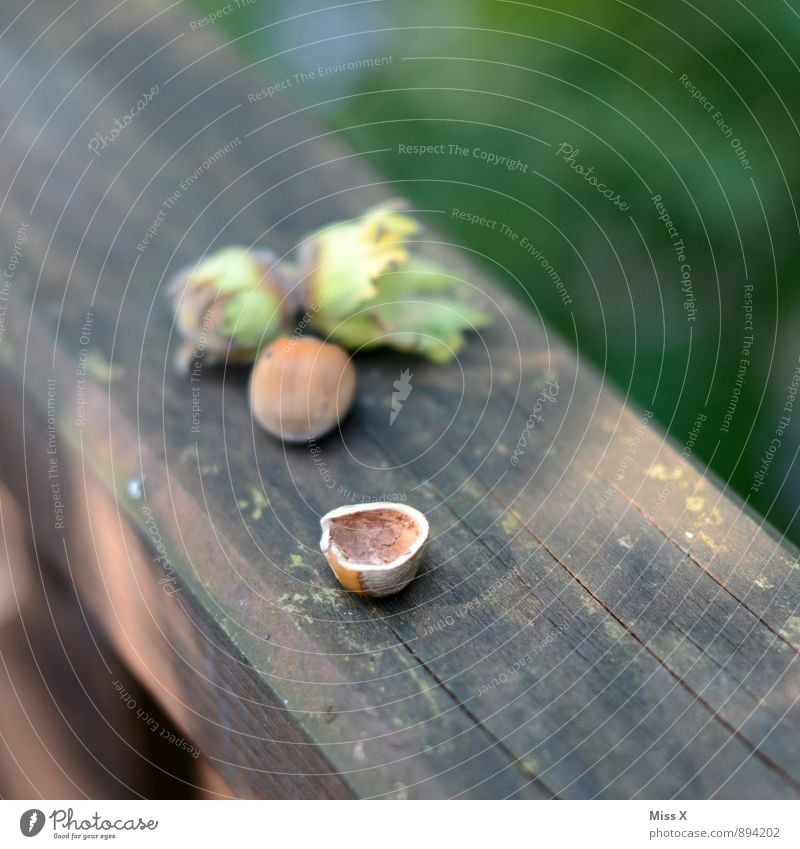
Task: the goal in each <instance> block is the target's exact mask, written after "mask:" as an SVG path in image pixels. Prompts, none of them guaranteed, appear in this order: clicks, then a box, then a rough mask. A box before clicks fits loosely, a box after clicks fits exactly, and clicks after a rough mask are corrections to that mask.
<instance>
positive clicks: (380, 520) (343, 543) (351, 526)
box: [330, 508, 420, 566]
mask: <svg viewBox="0 0 800 849" xmlns="http://www.w3.org/2000/svg"><path fill="white" fill-rule="evenodd" d="M419 535H420V528H419V527H418V526H417V523H416V522H415V521H414V520H413V519H412V518H411V516H409V515H408V514H407V513H404V512H402V511H400V510H391V509H388V508H387V509H380V510H364V511H362V512H359V513H348V514H347V515H345V516H337V517H336V518H334V519H331V520H330V539H331V542H332V543H333V544H334V545H335V546H336V547H337V548H338V549H339V551H341V552H342V554H343V555H344V556H345V558H347V560H348V561H349V562H350V563H363V564H364V565H367V566H385V565H386V564H387V563H391V562H392V561H393V560H396V559H397V558H398V557H401V556H402V555H404V554H407V553H408V552H409V551H410V550H411V548H412V546H413V545H414V543H415V542H416V541H417V540H418V539H419Z"/></svg>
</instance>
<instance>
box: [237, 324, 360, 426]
mask: <svg viewBox="0 0 800 849" xmlns="http://www.w3.org/2000/svg"><path fill="white" fill-rule="evenodd" d="M355 391H356V370H355V367H354V366H353V363H352V362H351V360H350V357H349V355H348V354H347V353H346V352H345V351H343V350H342V349H341V348H340V347H339V346H338V345H332V344H330V343H326V342H322V341H320V340H319V339H314V338H313V337H308V336H304V337H300V338H293V337H282V338H280V339H277V340H276V341H275V342H273V343H272V344H271V345H269V346H268V347H266V348H265V349H264V350H263V351H262V352H261V354H260V355H259V357H258V359H257V360H256V364H255V366H254V368H253V373H252V375H251V377H250V409H251V411H252V413H253V417H254V418H255V420H256V421H257V422H258V423H259V424H260V425H261V427H263V428H264V430H266V431H267V432H269V433H271V434H272V435H273V436H277V437H278V438H279V439H282V440H284V441H285V442H309V441H310V440H313V439H318V438H319V437H321V436H324V435H325V434H326V433H328V432H329V431H331V430H333V428H335V427H337V426H338V425H339V422H341V421H342V420H343V419H344V417H345V416H346V415H347V412H348V410H349V409H350V405H351V404H352V403H353V396H354V395H355Z"/></svg>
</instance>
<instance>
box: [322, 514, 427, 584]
mask: <svg viewBox="0 0 800 849" xmlns="http://www.w3.org/2000/svg"><path fill="white" fill-rule="evenodd" d="M320 525H321V526H322V539H321V540H320V548H321V549H322V552H323V554H324V555H325V556H326V557H327V559H328V563H329V564H330V567H331V569H333V572H334V574H335V575H336V577H337V578H338V580H339V583H341V585H342V586H343V587H344V588H345V589H348V590H350V591H352V592H354V593H358V594H359V595H367V596H387V595H393V594H394V593H398V592H400V590H402V589H404V588H405V587H406V586H408V584H410V583H411V581H412V580H413V579H414V576H415V575H416V574H417V570H418V569H419V565H420V563H421V561H422V557H423V554H424V551H425V546H426V544H427V542H428V535H429V533H430V528H429V526H428V520H427V519H426V518H425V516H424V514H423V513H421V512H420V511H419V510H416V509H414V508H413V507H409V506H408V505H406V504H396V503H393V502H384V501H375V502H370V503H368V504H355V505H348V506H346V507H339V508H337V509H336V510H331V511H330V513H326V514H325V515H324V516H323V517H322V519H320Z"/></svg>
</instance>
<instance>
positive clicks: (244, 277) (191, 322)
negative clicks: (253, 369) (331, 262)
mask: <svg viewBox="0 0 800 849" xmlns="http://www.w3.org/2000/svg"><path fill="white" fill-rule="evenodd" d="M291 280H292V271H291V267H290V266H289V265H288V264H287V263H285V262H280V261H279V260H278V258H277V256H276V255H275V254H274V253H273V252H272V251H269V250H263V249H251V248H244V247H236V246H234V247H228V248H222V249H221V250H219V251H216V252H215V253H212V254H210V255H208V256H206V257H204V258H203V259H201V260H200V261H199V262H197V263H195V264H194V265H193V266H191V267H190V268H185V269H183V270H181V271H179V272H178V273H177V274H175V275H174V277H173V278H172V280H171V281H170V283H169V284H168V286H167V293H168V294H169V295H170V296H171V298H172V304H173V308H174V310H175V326H176V329H177V331H178V333H179V334H180V336H181V337H182V339H183V342H182V344H181V345H180V347H179V348H178V350H177V352H176V355H175V368H176V369H177V370H178V371H188V370H189V368H190V365H191V363H192V362H193V361H195V362H200V361H204V362H206V363H207V364H209V365H213V364H219V363H223V362H234V363H236V362H239V363H247V362H253V360H254V359H255V358H256V355H257V354H258V351H259V350H260V348H261V347H262V346H263V345H265V344H267V343H268V342H271V341H272V340H273V339H274V338H275V337H276V336H278V335H279V334H280V333H284V332H286V328H287V327H288V326H289V321H290V319H291V317H292V315H293V314H294V312H295V311H296V309H297V303H296V297H295V296H294V294H293V292H292V290H291Z"/></svg>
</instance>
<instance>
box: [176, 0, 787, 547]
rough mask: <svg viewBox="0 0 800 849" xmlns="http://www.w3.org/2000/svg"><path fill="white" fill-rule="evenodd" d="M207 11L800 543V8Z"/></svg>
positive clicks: (273, 77)
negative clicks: (799, 398)
mask: <svg viewBox="0 0 800 849" xmlns="http://www.w3.org/2000/svg"><path fill="white" fill-rule="evenodd" d="M192 5H193V6H194V7H195V9H194V11H195V12H196V14H197V15H198V16H200V15H205V14H208V13H217V12H221V14H219V16H218V17H217V18H216V19H215V20H214V21H213V22H212V23H210V24H208V26H210V27H212V28H214V29H215V30H216V33H217V34H218V35H220V36H221V37H223V38H226V39H236V41H235V46H236V48H237V49H238V50H239V51H240V52H241V53H242V54H243V55H244V56H245V58H246V59H248V60H249V61H250V62H254V63H256V65H255V67H256V68H257V70H258V71H259V72H260V73H261V75H262V76H263V78H264V85H265V86H269V85H275V84H276V83H279V82H281V81H284V80H287V79H288V80H290V84H289V85H288V86H287V87H286V88H284V89H282V90H280V91H278V92H276V93H274V94H272V95H268V97H270V98H271V99H279V100H280V104H279V108H280V110H281V111H290V110H291V109H293V108H297V107H307V108H308V112H309V113H310V115H311V116H312V117H313V118H314V119H315V120H316V121H318V122H321V123H323V124H325V125H327V126H328V127H330V128H332V129H336V130H338V131H339V133H340V135H341V136H342V138H343V140H344V141H346V142H347V143H349V144H350V145H351V146H352V147H353V148H354V149H356V150H361V151H376V150H382V151H383V152H381V153H373V154H370V155H369V158H370V160H371V161H372V162H374V164H375V165H376V166H377V168H378V169H379V170H380V171H381V172H382V173H383V174H384V175H385V176H386V178H387V179H388V180H391V181H394V182H395V191H396V193H397V194H400V195H402V196H404V197H406V198H408V199H409V200H410V201H411V202H412V204H413V205H414V206H415V207H416V208H419V209H426V210H434V211H432V212H429V213H426V215H427V217H428V219H429V221H430V222H431V223H432V224H433V225H434V226H435V227H437V228H438V229H439V230H440V231H442V232H444V233H446V234H448V235H449V236H450V237H451V238H452V240H453V241H454V242H457V243H460V244H463V245H465V246H467V247H468V248H470V249H472V250H474V251H477V252H479V253H480V254H482V255H483V258H482V259H481V261H482V262H485V263H486V264H488V265H490V266H491V267H492V268H494V270H495V273H496V274H497V275H498V276H499V277H500V278H501V279H504V280H506V281H507V282H508V285H509V286H512V287H516V288H517V289H518V291H519V294H520V296H521V298H522V299H523V300H524V301H525V303H526V304H527V305H528V306H529V307H530V308H531V309H537V310H539V311H540V313H541V315H542V316H543V318H544V319H545V321H546V322H547V324H548V325H549V326H550V327H553V328H557V329H558V331H560V333H561V334H562V335H563V336H564V337H565V338H566V339H567V340H568V341H569V342H570V344H572V345H573V346H574V347H575V348H576V349H577V350H578V351H579V354H580V356H582V357H587V358H590V359H591V360H592V361H593V362H594V363H595V364H596V365H597V366H598V368H600V369H601V370H602V371H604V372H605V374H606V375H607V376H608V378H609V379H610V380H611V381H612V382H613V383H615V384H616V386H617V387H618V388H619V389H620V390H621V391H622V392H623V393H624V394H628V395H629V397H630V398H631V399H632V400H633V401H634V402H635V403H636V404H638V405H639V406H640V407H642V408H646V409H649V410H652V411H653V412H654V414H655V417H656V419H657V420H658V421H659V422H661V424H662V425H663V426H664V427H666V428H668V429H669V431H670V433H671V434H672V436H673V438H674V439H675V440H676V442H677V443H678V444H679V446H681V445H684V444H685V443H686V441H687V439H688V438H689V431H690V429H691V427H692V424H693V423H694V422H695V420H696V418H697V417H698V415H699V414H700V413H705V414H706V415H707V416H708V419H707V421H706V423H705V425H704V426H703V429H702V431H701V434H700V438H699V439H698V441H697V443H696V445H695V448H694V456H695V459H697V460H699V461H701V462H703V463H708V464H709V465H710V467H711V469H712V470H713V471H714V472H715V473H716V474H717V475H719V476H720V477H722V478H723V479H725V480H727V481H730V485H731V486H732V487H733V488H734V489H736V490H737V491H738V492H739V493H740V494H741V495H742V496H743V497H745V498H747V499H748V500H749V502H750V503H751V504H752V505H753V506H754V507H755V508H756V509H758V510H759V511H760V512H761V513H763V514H765V515H768V516H769V518H770V520H771V521H772V522H773V523H774V524H775V525H776V526H778V527H779V528H780V529H781V530H785V531H788V533H789V535H790V536H791V537H792V538H793V539H794V541H795V542H800V523H798V521H797V518H796V512H797V500H798V499H797V494H798V490H799V489H800V474H798V471H797V469H796V467H795V459H796V454H797V450H798V445H799V444H800V442H799V441H798V427H797V425H798V422H800V403H798V405H797V410H796V411H795V410H794V409H790V410H789V411H788V417H789V419H790V421H789V423H788V425H786V426H785V427H783V428H779V426H780V425H781V421H780V420H781V417H782V416H784V415H787V412H784V408H785V406H786V399H787V396H789V395H790V387H791V386H792V381H793V377H794V375H795V371H796V369H797V368H798V354H800V342H798V339H797V332H796V329H795V328H796V326H797V323H798V322H797V318H798V310H800V292H798V286H797V284H796V282H795V269H796V267H797V263H798V253H799V252H800V240H799V239H798V233H799V232H800V227H799V225H798V211H797V209H796V202H795V198H794V188H795V186H796V185H797V184H798V176H800V175H799V174H798V172H799V171H800V157H798V155H797V152H798V123H797V122H798V120H800V109H799V108H798V107H799V106H800V85H798V83H800V3H798V2H796V0H793V2H778V0H775V2H770V3H764V2H763V0H762V2H755V0H749V2H735V1H734V0H731V2H728V3H719V2H701V3H694V4H691V5H690V4H689V3H684V2H674V3H663V4H662V3H659V4H655V3H647V2H644V0H638V2H633V3H630V4H628V3H625V2H613V1H612V0H591V1H590V0H580V2H578V0H561V2H558V3H557V4H556V3H555V2H553V0H551V2H550V5H549V6H548V5H533V4H528V3H520V2H502V0H500V1H499V2H498V1H497V0H482V2H479V0H438V2H431V0H407V2H399V0H368V2H357V3H349V4H344V5H341V6H339V7H331V8H328V9H325V8H320V7H323V6H324V4H323V3H321V2H320V0H316V2H303V1H302V0H300V2H298V0H291V2H290V0H274V2H264V0H250V2H248V0H238V2H236V0H234V2H233V3H230V4H228V6H227V7H226V5H225V3H223V2H221V0H192ZM226 9H227V11H226ZM374 60H377V61H374ZM349 63H353V64H349ZM339 65H343V67H338V68H337V67H335V66H339ZM326 66H334V68H333V70H332V71H329V72H327V73H324V74H321V73H320V72H319V70H318V69H319V68H320V67H326ZM310 72H314V74H313V77H312V76H311V75H310ZM300 74H303V75H306V76H305V77H302V78H301V77H295V76H294V75H300ZM271 105H272V106H274V105H275V104H271ZM400 145H409V146H411V145H441V146H443V147H440V148H437V151H436V152H432V153H429V154H425V155H422V156H417V155H412V154H409V153H404V152H402V150H403V149H402V148H400ZM450 145H458V146H460V147H463V148H466V150H467V154H466V155H455V154H453V153H452V150H453V149H452V148H451V147H450ZM564 145H569V147H564ZM476 149H479V150H480V151H486V152H489V153H492V154H495V155H496V156H497V157H503V156H506V157H509V159H510V160H511V161H512V162H513V161H515V160H516V161H518V163H519V164H517V165H515V166H514V167H513V168H509V167H505V166H504V165H503V164H492V163H490V162H488V161H486V160H485V159H481V158H480V156H476V155H473V152H474V151H475V150H476ZM559 151H561V152H560V153H559ZM570 151H572V152H573V153H574V151H578V152H577V153H574V155H573V156H572V159H571V160H569V159H568V157H569V153H570ZM576 166H580V167H581V168H584V169H590V168H591V169H593V170H592V171H591V172H590V173H589V174H588V175H587V174H586V173H584V174H581V172H580V171H579V170H577V169H576ZM587 176H588V177H590V178H591V177H594V176H596V177H597V180H598V181H599V182H600V183H602V184H603V185H604V186H606V187H608V189H609V192H608V194H610V195H612V196H613V197H616V196H619V199H618V200H617V203H616V204H615V203H613V201H612V200H610V199H608V198H607V197H605V196H603V195H602V194H601V193H600V191H599V189H598V187H597V186H596V185H594V184H593V183H592V182H591V181H590V180H589V179H587ZM654 195H660V196H661V204H663V206H661V207H657V205H656V203H655V201H654V200H653V196H654ZM454 208H458V209H460V210H467V211H469V212H472V213H475V214H477V215H479V216H484V217H485V218H487V219H490V220H493V221H498V222H502V223H504V224H506V225H507V226H508V227H509V228H510V229H511V230H513V231H514V232H516V233H517V234H518V239H517V240H514V239H512V238H511V237H510V236H509V235H508V233H507V232H503V231H502V230H501V228H500V226H499V224H498V225H497V226H496V227H495V228H494V229H491V228H489V227H485V226H481V225H480V224H474V223H469V222H468V221H465V220H459V219H457V218H454V217H453V215H452V210H453V209H454ZM435 210H440V211H439V212H436V211H435ZM661 214H668V216H669V218H670V219H671V221H672V223H673V225H674V229H673V230H672V232H670V231H669V230H668V227H667V226H666V225H665V222H664V221H662V220H660V219H659V215H661ZM523 238H524V239H526V240H527V242H528V243H530V244H531V245H533V246H535V248H536V249H537V250H538V254H531V253H530V252H529V251H527V250H526V249H525V248H524V247H523V246H522V242H523ZM680 243H682V244H683V253H684V254H685V259H681V258H679V254H680V253H681V250H680ZM498 264H499V267H498ZM546 266H547V267H546ZM554 275H557V278H559V279H560V280H561V281H563V287H564V290H566V293H567V296H568V300H569V301H570V302H569V303H565V300H566V299H567V296H564V295H563V290H561V291H560V290H559V287H558V286H557V285H556V277H555V276H554ZM747 285H752V287H753V288H752V319H753V323H752V331H751V329H750V328H749V327H748V326H746V324H745V317H746V315H745V303H746V302H747V301H748V295H747V290H746V286H747ZM751 333H752V337H753V339H752V345H750V346H749V347H748V351H749V355H748V363H747V365H745V366H741V365H740V361H741V359H742V353H741V352H742V348H743V345H744V344H745V343H746V341H747V337H749V336H750V335H751ZM790 406H791V405H790ZM731 409H733V410H734V412H733V414H732V416H731V417H730V421H729V422H727V423H726V420H725V414H726V412H727V411H729V410H731ZM784 424H786V423H785V422H784ZM776 432H777V433H778V435H777V438H778V439H779V440H780V445H779V447H777V450H775V451H774V452H772V453H773V454H774V456H773V457H772V458H771V460H770V462H769V465H768V472H767V474H766V476H765V479H764V481H763V483H762V484H761V485H760V486H758V485H756V486H754V482H755V483H756V484H757V480H756V478H754V475H756V474H757V473H758V471H759V469H761V468H762V461H763V456H764V454H765V452H769V451H770V446H771V445H774V443H773V440H775V439H776Z"/></svg>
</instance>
